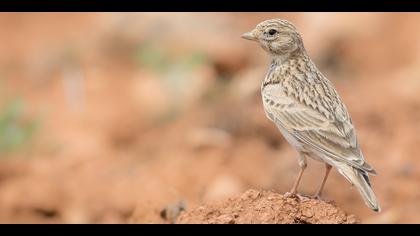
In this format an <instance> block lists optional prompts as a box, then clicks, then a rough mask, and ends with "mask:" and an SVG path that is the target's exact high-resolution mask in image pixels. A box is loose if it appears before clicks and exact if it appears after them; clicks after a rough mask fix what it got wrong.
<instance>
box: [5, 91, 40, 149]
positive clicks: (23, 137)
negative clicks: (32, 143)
mask: <svg viewBox="0 0 420 236" xmlns="http://www.w3.org/2000/svg"><path fill="white" fill-rule="evenodd" d="M23 112H24V103H23V101H22V100H21V99H15V100H12V101H10V102H8V103H6V105H5V106H4V108H2V109H1V110H0V152H2V153H5V152H12V151H17V150H18V149H21V148H23V147H24V146H25V145H26V144H28V142H29V140H31V138H32V137H33V135H34V133H35V131H36V130H37V128H38V122H37V121H35V120H25V119H24V117H23Z"/></svg>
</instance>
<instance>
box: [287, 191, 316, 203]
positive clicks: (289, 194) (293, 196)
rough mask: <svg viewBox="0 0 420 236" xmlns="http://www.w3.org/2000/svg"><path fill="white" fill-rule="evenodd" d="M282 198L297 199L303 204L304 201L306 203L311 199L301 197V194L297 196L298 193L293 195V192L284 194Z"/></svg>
mask: <svg viewBox="0 0 420 236" xmlns="http://www.w3.org/2000/svg"><path fill="white" fill-rule="evenodd" d="M284 196H285V197H286V198H297V199H299V201H301V202H305V201H308V200H310V199H311V198H310V197H308V196H304V195H302V194H299V193H293V192H287V193H285V194H284Z"/></svg>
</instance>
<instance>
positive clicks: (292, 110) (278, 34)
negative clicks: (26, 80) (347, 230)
mask: <svg viewBox="0 0 420 236" xmlns="http://www.w3.org/2000/svg"><path fill="white" fill-rule="evenodd" d="M243 37H244V38H246V39H250V40H254V41H258V42H259V43H260V45H261V46H262V48H263V49H264V50H266V51H267V52H269V53H270V54H271V56H272V61H271V64H270V68H269V71H268V73H267V75H266V77H265V79H264V81H263V83H262V86H261V93H262V98H263V104H264V110H265V112H266V114H267V117H268V118H269V119H270V120H271V121H273V122H274V123H275V124H276V125H277V127H278V128H279V130H280V131H281V133H282V134H283V136H284V137H285V138H286V139H287V141H288V142H289V143H290V144H291V145H292V146H293V147H294V148H295V149H296V150H297V151H298V152H299V154H300V155H299V164H300V165H301V167H302V170H301V173H300V174H299V177H298V179H297V181H296V183H295V186H294V188H293V190H292V192H293V191H296V187H297V185H298V183H299V181H300V177H301V174H302V173H303V170H304V169H305V168H306V157H307V156H309V157H311V158H313V159H315V160H319V161H323V162H325V163H326V166H327V172H326V176H325V177H324V181H323V183H322V185H321V188H320V190H319V192H318V193H319V194H321V192H322V188H323V186H324V183H325V180H326V178H327V176H328V173H329V168H330V166H333V167H335V168H336V169H337V170H338V172H339V173H341V174H342V175H343V176H344V177H345V178H346V179H347V180H348V181H350V182H351V183H352V184H353V185H355V186H356V187H357V189H358V190H359V192H360V193H361V195H362V197H363V199H364V200H365V202H366V204H367V205H368V206H369V207H370V208H371V209H373V210H375V211H379V205H378V202H377V200H376V197H375V195H374V193H373V191H372V189H371V186H370V180H369V177H368V174H376V172H375V170H374V169H373V168H372V167H371V166H370V165H369V164H368V163H366V161H365V160H364V157H363V154H362V152H361V150H360V146H359V143H358V141H357V137H356V132H355V128H354V126H353V123H352V121H351V118H350V115H349V113H348V111H347V109H346V107H345V105H344V104H343V102H342V101H341V99H340V97H339V95H338V93H337V91H336V90H335V89H334V86H333V85H332V83H331V82H330V81H329V80H328V79H326V78H325V77H324V76H323V75H322V74H321V72H320V71H319V70H318V69H317V68H316V66H315V64H314V63H313V62H312V61H311V59H310V58H309V56H308V54H307V52H306V50H305V48H304V46H303V42H302V39H301V37H300V35H299V33H298V32H297V30H296V28H295V27H294V26H293V25H292V24H291V23H289V22H288V21H285V20H281V19H275V20H268V21H264V22H262V23H260V24H259V25H257V27H256V28H255V29H254V30H253V31H251V32H249V33H246V34H244V35H243Z"/></svg>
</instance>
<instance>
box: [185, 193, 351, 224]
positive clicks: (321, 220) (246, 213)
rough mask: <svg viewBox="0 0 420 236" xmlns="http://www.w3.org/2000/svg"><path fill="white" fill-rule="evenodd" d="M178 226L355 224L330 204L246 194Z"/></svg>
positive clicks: (189, 215) (201, 210) (200, 210)
mask: <svg viewBox="0 0 420 236" xmlns="http://www.w3.org/2000/svg"><path fill="white" fill-rule="evenodd" d="M177 223H180V224H184V223H185V224H355V223H358V220H357V219H356V217H355V216H354V215H348V214H346V212H344V211H343V210H341V209H340V208H338V207H337V206H335V205H334V204H332V203H327V202H325V201H320V200H315V199H307V200H306V199H302V200H301V199H299V198H297V197H296V196H290V197H285V196H284V195H280V194H277V193H273V192H270V191H257V190H248V191H246V192H245V193H244V194H242V195H241V196H240V197H236V198H230V199H228V200H225V201H221V202H219V203H214V204H206V205H203V206H199V207H196V208H194V209H191V210H189V211H186V212H183V213H181V215H180V216H179V218H178V219H177Z"/></svg>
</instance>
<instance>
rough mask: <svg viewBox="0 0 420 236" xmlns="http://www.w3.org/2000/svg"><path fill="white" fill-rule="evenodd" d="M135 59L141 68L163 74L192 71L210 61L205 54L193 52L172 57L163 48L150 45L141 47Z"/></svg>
mask: <svg viewBox="0 0 420 236" xmlns="http://www.w3.org/2000/svg"><path fill="white" fill-rule="evenodd" d="M135 57H136V61H137V62H138V64H139V65H140V66H143V67H146V68H149V69H151V70H153V71H157V72H161V73H168V72H172V71H173V70H177V71H179V70H181V71H190V70H193V69H195V68H196V67H198V66H200V65H203V64H205V63H207V62H208V61H209V60H208V59H209V58H208V56H207V55H206V54H205V53H203V52H192V53H190V54H187V55H181V56H179V57H170V56H169V53H168V52H166V51H165V50H163V49H162V48H159V47H155V46H151V45H148V44H147V45H143V46H141V47H139V48H138V50H137V52H136V54H135Z"/></svg>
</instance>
